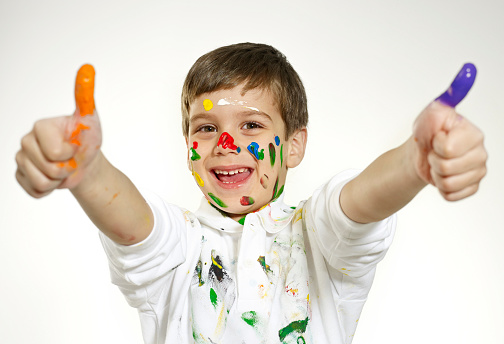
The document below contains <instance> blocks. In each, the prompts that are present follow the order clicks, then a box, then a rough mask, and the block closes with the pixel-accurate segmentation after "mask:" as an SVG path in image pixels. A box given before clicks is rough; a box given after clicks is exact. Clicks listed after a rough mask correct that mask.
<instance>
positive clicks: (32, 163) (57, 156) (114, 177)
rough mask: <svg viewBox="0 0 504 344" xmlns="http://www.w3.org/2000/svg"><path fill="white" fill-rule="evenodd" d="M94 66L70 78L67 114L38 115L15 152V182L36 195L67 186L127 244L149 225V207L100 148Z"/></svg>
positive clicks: (92, 215) (142, 235)
mask: <svg viewBox="0 0 504 344" xmlns="http://www.w3.org/2000/svg"><path fill="white" fill-rule="evenodd" d="M94 75H95V72H94V69H93V67H92V66H91V65H84V66H82V67H81V68H80V70H79V72H78V73H77V78H76V80H75V101H76V110H75V112H74V114H73V115H72V116H64V117H56V118H49V119H43V120H40V121H37V122H36V123H35V125H34V127H33V129H32V131H31V132H30V133H28V134H27V135H26V136H24V137H23V139H22V140H21V150H20V151H19V152H18V153H17V155H16V162H17V165H18V169H17V171H16V178H17V180H18V182H19V184H20V185H21V186H22V187H23V188H24V189H25V190H26V192H28V194H30V195H31V196H33V197H36V198H40V197H44V196H46V195H48V194H50V193H51V192H52V191H53V190H54V189H57V188H59V189H61V188H67V189H70V191H71V192H72V194H73V195H74V196H75V198H76V199H77V200H78V202H79V203H80V205H81V206H82V208H83V209H84V211H85V212H86V213H87V215H88V216H89V218H90V219H91V220H92V221H93V222H94V223H95V225H96V226H97V227H98V228H99V229H100V230H101V231H102V232H103V233H104V234H106V235H107V236H108V237H110V238H111V239H112V240H114V241H115V242H117V243H119V244H124V245H132V244H135V243H138V242H140V241H142V240H143V239H145V238H146V237H147V236H148V235H149V234H150V232H151V230H152V225H153V215H152V212H151V210H150V208H149V206H148V205H147V203H146V202H145V200H144V199H143V197H142V196H141V195H140V193H139V192H138V190H137V189H136V187H135V186H134V185H133V183H132V182H131V181H130V180H129V179H128V178H127V177H126V176H125V175H124V174H122V173H121V172H120V171H119V170H117V169H116V168H114V167H113V166H112V165H111V164H110V163H109V162H108V161H107V159H106V158H105V157H104V155H103V153H102V152H101V149H100V147H101V142H102V132H101V127H100V121H99V118H98V114H97V112H96V109H95V105H94V95H93V93H94Z"/></svg>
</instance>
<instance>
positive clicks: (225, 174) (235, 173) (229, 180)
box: [212, 167, 253, 188]
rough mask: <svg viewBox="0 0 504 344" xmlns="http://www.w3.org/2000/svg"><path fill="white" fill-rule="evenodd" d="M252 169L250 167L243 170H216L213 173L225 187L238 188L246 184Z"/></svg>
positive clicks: (242, 168)
mask: <svg viewBox="0 0 504 344" xmlns="http://www.w3.org/2000/svg"><path fill="white" fill-rule="evenodd" d="M252 171H253V170H252V169H251V168H248V167H241V168H232V169H229V168H226V169H224V168H216V169H213V170H212V172H213V174H214V175H215V178H217V180H218V181H219V182H221V183H222V184H223V185H222V186H223V187H230V188H231V187H238V186H240V185H241V184H243V182H245V181H246V180H247V179H248V178H249V177H250V175H251V174H252Z"/></svg>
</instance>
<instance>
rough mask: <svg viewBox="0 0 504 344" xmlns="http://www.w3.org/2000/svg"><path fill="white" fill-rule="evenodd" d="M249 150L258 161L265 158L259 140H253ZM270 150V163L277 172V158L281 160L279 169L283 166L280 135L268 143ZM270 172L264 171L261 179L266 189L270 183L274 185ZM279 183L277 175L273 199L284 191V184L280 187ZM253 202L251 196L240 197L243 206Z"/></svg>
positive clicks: (248, 147)
mask: <svg viewBox="0 0 504 344" xmlns="http://www.w3.org/2000/svg"><path fill="white" fill-rule="evenodd" d="M278 147H280V152H279V153H278V154H277V148H278ZM247 150H248V151H249V153H250V154H252V156H254V158H255V159H256V160H257V161H258V162H261V161H263V160H264V149H262V148H261V147H260V145H259V144H258V143H257V142H251V143H250V144H249V145H248V146H247ZM268 152H269V165H270V167H271V169H272V170H273V171H271V173H272V174H274V173H275V172H274V169H275V165H277V160H280V166H279V167H277V168H278V170H280V169H282V168H283V144H282V145H281V143H280V138H279V137H278V136H275V137H274V142H270V143H269V144H268ZM278 156H280V158H279V159H277V157H278ZM264 163H266V162H264ZM263 172H267V171H263ZM269 173H270V172H267V173H263V174H262V176H261V177H260V179H259V181H260V183H261V186H262V188H263V189H265V190H266V189H268V187H270V185H272V184H271V183H270V176H272V174H270V175H268V174H269ZM278 184H279V175H277V177H276V180H275V184H274V187H273V192H272V196H271V199H272V200H275V199H277V198H278V197H279V196H280V195H281V194H282V192H283V185H282V186H280V187H279V185H278ZM253 203H254V199H253V198H252V197H250V196H243V197H242V198H241V199H240V204H241V205H243V206H249V205H251V204H253Z"/></svg>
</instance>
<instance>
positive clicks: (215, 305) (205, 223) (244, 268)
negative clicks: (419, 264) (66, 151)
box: [101, 171, 396, 344]
mask: <svg viewBox="0 0 504 344" xmlns="http://www.w3.org/2000/svg"><path fill="white" fill-rule="evenodd" d="M355 174H356V172H355V171H346V172H344V173H341V174H339V175H337V176H335V177H333V178H332V179H331V180H330V181H329V182H328V183H326V184H325V185H323V186H322V187H321V188H319V189H317V190H316V191H315V192H314V194H313V195H312V197H311V198H310V199H308V201H303V202H301V203H300V204H299V205H298V206H297V207H296V208H294V207H289V206H286V205H285V204H284V203H283V201H282V200H283V197H280V198H279V199H278V200H277V201H275V202H272V203H270V204H268V205H267V206H266V207H264V208H263V209H261V210H260V211H257V212H255V213H251V214H248V215H247V216H246V218H245V222H244V225H241V224H239V223H238V222H236V221H234V220H232V219H230V218H229V217H226V216H225V215H223V214H221V213H220V212H219V211H218V210H216V209H215V208H213V207H212V206H211V205H210V204H209V203H208V201H206V200H205V199H204V200H203V201H202V203H201V206H200V208H199V210H198V211H197V212H196V213H191V212H189V211H185V210H183V209H181V208H179V207H176V206H174V205H169V204H167V203H165V202H164V201H163V200H161V199H160V198H158V197H155V196H149V197H147V201H148V203H149V205H150V206H151V208H152V212H153V214H154V228H153V230H152V233H151V234H150V235H149V237H148V238H147V239H145V240H144V241H143V242H141V243H138V244H136V245H133V246H121V245H118V244H116V243H114V242H113V241H111V240H110V239H108V238H107V237H105V236H104V235H101V238H102V243H103V246H104V248H105V250H106V253H107V256H108V258H109V262H110V268H111V275H112V281H113V283H114V284H116V285H118V286H119V288H120V289H121V291H122V292H123V294H124V295H125V297H126V299H127V300H128V302H129V304H130V305H131V306H133V307H136V308H137V309H138V311H139V314H140V321H141V325H142V333H143V337H144V341H145V343H149V344H154V343H156V344H162V343H229V344H236V343H247V344H252V343H296V344H300V343H317V344H319V343H338V344H339V343H351V342H352V339H353V335H354V332H355V329H356V326H357V321H358V319H359V316H360V313H361V311H362V308H363V306H364V302H365V301H366V298H367V295H368V293H369V289H370V288H371V284H372V281H373V278H374V274H375V268H376V264H377V263H378V262H379V261H380V260H381V259H383V257H384V255H385V253H386V251H387V249H388V247H389V246H390V244H391V241H392V237H393V233H394V230H395V223H396V220H395V216H392V217H390V218H387V219H385V220H383V221H381V222H377V223H371V224H365V225H363V224H358V223H355V222H353V221H351V220H350V219H348V218H347V217H346V216H345V215H344V214H343V212H342V210H341V207H340V205H339V195H340V191H341V189H342V187H343V185H344V184H345V183H346V182H348V181H349V180H350V179H351V178H353V177H354V176H355Z"/></svg>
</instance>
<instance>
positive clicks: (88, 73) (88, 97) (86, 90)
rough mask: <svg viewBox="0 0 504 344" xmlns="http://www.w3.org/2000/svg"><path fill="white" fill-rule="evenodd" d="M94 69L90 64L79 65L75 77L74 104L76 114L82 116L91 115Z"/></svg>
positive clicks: (93, 105) (92, 110) (93, 107)
mask: <svg viewBox="0 0 504 344" xmlns="http://www.w3.org/2000/svg"><path fill="white" fill-rule="evenodd" d="M94 78H95V70H94V68H93V66H91V65H90V64H85V65H83V66H82V67H80V69H79V71H78V72H77V77H76V78H75V106H76V111H75V112H76V115H80V116H81V117H84V116H86V115H93V112H94V110H95V104H94Z"/></svg>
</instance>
